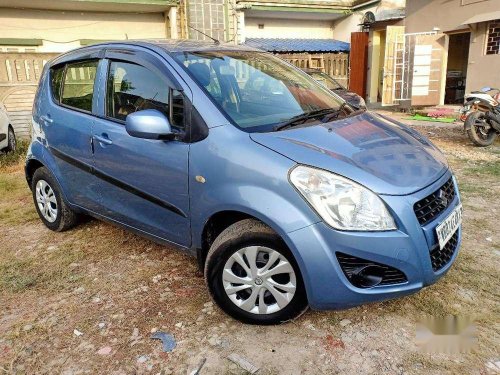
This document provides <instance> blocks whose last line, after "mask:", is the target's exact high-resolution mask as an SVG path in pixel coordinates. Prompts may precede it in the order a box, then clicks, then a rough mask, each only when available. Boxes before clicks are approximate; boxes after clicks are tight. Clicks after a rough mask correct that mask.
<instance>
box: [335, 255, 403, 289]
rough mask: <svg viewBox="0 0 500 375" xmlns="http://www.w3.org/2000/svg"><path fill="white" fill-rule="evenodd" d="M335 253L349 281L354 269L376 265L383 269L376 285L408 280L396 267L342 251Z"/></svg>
mask: <svg viewBox="0 0 500 375" xmlns="http://www.w3.org/2000/svg"><path fill="white" fill-rule="evenodd" d="M336 255H337V260H338V261H339V263H340V267H341V268H342V271H344V274H345V275H346V277H347V278H348V279H349V280H350V281H351V282H352V276H353V273H354V272H355V271H356V269H359V268H360V267H365V266H378V267H381V268H382V269H383V277H382V281H381V282H380V284H378V285H393V284H401V283H405V282H407V281H408V279H407V278H406V275H405V274H404V273H403V272H402V271H400V270H398V269H397V268H394V267H391V266H387V265H385V264H381V263H377V262H372V261H370V260H366V259H361V258H358V257H355V256H352V255H348V254H344V253H336Z"/></svg>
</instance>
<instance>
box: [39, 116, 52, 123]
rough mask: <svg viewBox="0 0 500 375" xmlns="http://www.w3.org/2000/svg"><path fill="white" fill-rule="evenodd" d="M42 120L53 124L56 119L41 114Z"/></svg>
mask: <svg viewBox="0 0 500 375" xmlns="http://www.w3.org/2000/svg"><path fill="white" fill-rule="evenodd" d="M40 120H42V121H43V122H45V123H46V124H52V123H53V122H54V120H52V119H51V118H50V117H48V116H40Z"/></svg>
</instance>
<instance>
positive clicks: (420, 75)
mask: <svg viewBox="0 0 500 375" xmlns="http://www.w3.org/2000/svg"><path fill="white" fill-rule="evenodd" d="M447 50H448V35H443V34H421V35H415V46H414V50H413V61H411V62H412V63H413V67H412V82H411V104H412V105H415V106H422V105H438V104H442V101H443V99H444V96H443V95H442V94H443V93H444V89H443V88H444V86H443V85H444V82H445V79H446V76H445V74H444V72H446V68H445V67H446V53H445V51H447Z"/></svg>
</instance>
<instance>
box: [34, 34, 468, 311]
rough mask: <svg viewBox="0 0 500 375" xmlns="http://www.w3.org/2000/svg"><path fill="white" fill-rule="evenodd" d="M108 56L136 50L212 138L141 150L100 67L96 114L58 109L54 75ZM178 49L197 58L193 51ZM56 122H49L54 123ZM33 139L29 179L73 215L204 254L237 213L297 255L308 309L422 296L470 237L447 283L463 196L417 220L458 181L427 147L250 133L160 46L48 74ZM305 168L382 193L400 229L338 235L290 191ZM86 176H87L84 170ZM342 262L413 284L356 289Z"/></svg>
mask: <svg viewBox="0 0 500 375" xmlns="http://www.w3.org/2000/svg"><path fill="white" fill-rule="evenodd" d="M106 48H109V49H113V50H115V51H114V53H119V51H120V50H121V51H123V50H127V51H128V53H129V54H130V55H133V58H134V59H136V61H141V60H147V61H148V62H149V63H150V64H153V65H155V66H156V67H157V68H158V69H160V71H162V72H163V74H165V75H167V76H168V79H169V80H170V81H171V82H172V85H174V86H175V87H179V88H180V89H182V90H184V92H185V94H186V96H187V98H188V99H189V100H190V101H191V102H192V104H193V106H195V107H196V108H197V110H198V111H199V112H200V113H201V115H202V117H203V119H204V121H205V123H206V125H207V126H208V128H209V135H208V137H207V138H205V139H203V140H202V141H199V142H194V143H191V144H180V143H181V142H178V141H153V140H145V139H139V138H133V137H130V136H129V135H128V134H127V133H126V131H125V127H124V126H121V127H120V126H119V125H117V124H116V123H113V122H111V121H109V120H107V119H106V118H105V117H104V96H103V93H104V92H105V82H106V72H107V61H106V60H101V61H100V64H99V70H98V75H97V78H96V87H97V89H96V90H97V91H96V92H95V95H94V101H93V110H92V114H86V113H80V112H76V111H73V110H69V109H66V108H63V107H61V106H59V105H57V104H55V103H54V101H53V100H52V97H51V93H50V87H49V86H50V85H49V80H48V79H47V77H48V74H47V72H48V69H47V68H48V67H49V66H53V65H55V64H59V63H61V62H66V61H72V60H73V59H75V58H88V57H89V56H92V57H94V58H96V57H99V58H104V57H105V56H106V52H105V49H106ZM175 48H180V49H182V48H191V47H190V45H189V43H188V44H187V45H186V46H182V45H181V46H179V47H175ZM192 48H193V49H195V48H198V47H197V46H196V45H194V46H193V47H192ZM220 48H222V47H220ZM224 48H226V47H224ZM228 48H240V49H243V48H244V49H246V50H249V48H246V47H228ZM110 56H111V54H110ZM47 118H48V119H49V121H46V120H44V119H47ZM50 120H54V121H53V122H52V123H50ZM57 126H64V127H67V128H68V132H67V133H66V132H64V133H63V134H57V132H56V131H54V129H55V128H56V127H57ZM33 127H34V137H33V142H32V144H31V146H30V148H29V151H28V156H27V171H28V170H29V166H30V163H32V162H33V161H34V160H36V161H37V162H40V163H41V164H43V165H45V166H46V167H47V168H48V169H49V170H50V171H51V172H52V173H53V175H54V176H55V178H56V179H57V181H58V182H59V184H60V186H61V188H62V191H63V195H64V198H65V200H66V201H67V202H68V203H69V204H70V206H71V207H72V208H73V209H77V210H80V211H83V212H87V213H90V214H92V215H94V216H97V217H99V218H103V219H106V220H109V221H111V222H115V223H118V224H120V225H123V226H125V227H127V228H129V229H131V230H134V231H135V232H137V233H140V234H143V235H146V236H147V237H149V238H152V239H154V240H157V241H160V242H163V243H165V242H166V243H174V244H176V245H178V246H179V247H180V248H182V249H184V250H186V251H190V252H192V253H195V252H196V249H199V248H201V247H202V242H203V238H202V236H203V230H204V227H205V225H206V223H207V221H208V220H209V219H210V218H211V217H212V216H213V215H215V214H217V213H219V212H223V211H237V212H242V213H246V214H248V215H251V216H254V217H256V218H257V219H259V220H261V221H263V222H264V223H266V224H267V225H269V226H270V227H271V228H273V229H274V230H275V231H276V232H277V233H278V234H279V235H280V236H281V237H282V238H283V240H284V241H285V243H286V244H287V245H288V247H289V248H290V250H291V251H292V253H293V255H294V257H295V259H296V260H297V263H298V265H299V268H300V271H301V274H302V277H303V279H304V282H305V286H306V291H307V297H308V301H309V304H310V305H311V307H313V308H316V309H331V308H346V307H350V306H355V305H359V304H362V303H365V302H374V301H381V300H385V299H389V298H394V297H399V296H402V295H406V294H410V293H413V292H415V291H418V290H419V289H421V288H422V287H424V286H426V285H429V284H432V283H434V282H436V281H437V280H438V279H439V278H440V277H441V276H442V275H444V274H445V273H446V272H447V271H448V270H449V268H450V267H451V265H452V263H453V261H454V259H455V258H456V256H457V254H458V247H459V246H460V240H461V229H460V233H459V245H458V246H457V251H455V253H454V255H453V258H452V259H451V261H450V262H449V263H448V264H447V265H446V266H445V267H443V268H442V269H441V270H439V271H438V272H434V271H433V270H432V267H431V264H430V257H429V251H430V250H429V249H430V248H432V247H433V246H435V244H436V241H437V240H436V238H435V228H436V226H437V225H438V224H439V223H440V222H441V221H442V220H443V218H445V217H447V215H448V214H449V213H450V212H451V211H452V210H453V209H454V208H455V207H456V206H457V205H458V204H459V202H460V198H459V194H458V190H457V191H456V193H457V194H456V196H455V199H454V201H453V202H452V204H450V205H449V207H448V208H447V209H446V210H445V211H444V212H442V213H441V214H440V215H439V217H438V218H437V219H435V220H433V221H431V222H430V223H428V224H427V225H425V226H423V227H422V226H420V224H419V223H418V221H417V219H416V216H415V213H414V211H413V204H414V203H415V202H417V201H418V200H420V199H422V198H423V197H425V196H427V195H429V194H431V193H432V192H434V191H436V190H437V189H438V188H439V187H440V186H442V185H443V184H444V182H446V181H447V180H448V179H449V178H450V176H451V172H450V170H449V169H448V167H447V164H446V161H445V160H444V157H443V156H442V155H441V153H440V152H439V151H438V150H437V149H436V148H435V147H434V146H433V145H432V144H431V143H430V142H429V141H427V140H426V139H425V138H423V137H422V136H420V135H418V134H417V133H416V132H414V131H412V130H411V129H408V128H406V127H405V126H403V125H401V124H398V123H396V122H394V121H393V120H390V119H388V118H385V117H383V116H380V115H376V114H373V113H369V112H367V113H365V114H361V115H358V116H354V117H350V118H347V119H343V120H339V121H336V122H331V123H325V124H321V125H316V126H308V127H304V128H294V129H290V130H286V131H281V132H275V133H252V134H250V133H246V132H243V131H241V130H239V129H238V128H236V127H235V126H233V125H231V124H230V123H229V121H228V120H227V118H226V117H225V116H224V115H223V114H222V113H220V111H219V110H218V108H217V107H216V105H215V104H214V103H213V102H212V101H211V100H209V99H208V98H207V97H206V94H205V93H204V92H203V90H202V89H201V88H200V87H199V86H198V85H197V84H196V82H194V80H193V79H192V78H191V77H190V76H189V74H187V73H186V71H185V70H184V69H183V68H182V67H181V66H179V65H178V64H177V62H176V61H175V60H174V59H173V58H172V57H171V56H170V54H169V53H168V52H167V50H166V48H164V47H162V46H160V45H156V44H152V43H146V42H130V43H115V44H103V45H98V46H93V47H88V48H83V49H81V50H78V51H76V52H72V53H69V54H65V55H62V56H60V57H58V58H56V59H55V60H54V61H52V62H51V63H49V64H47V65H46V66H45V68H44V73H43V78H42V80H41V81H40V85H39V90H38V92H37V95H36V98H35V107H34V112H33ZM95 136H99V137H104V136H107V137H108V138H109V139H110V140H111V141H112V142H113V144H112V145H107V144H98V143H99V142H97V143H94V145H93V146H94V153H93V154H92V152H91V150H92V148H91V147H90V146H91V144H90V140H91V139H92V138H93V137H95ZM115 146H118V147H115ZM54 150H57V151H59V153H60V154H55V153H54ZM57 151H56V153H57ZM61 153H63V155H61ZM64 153H68V154H72V156H74V157H75V158H78V160H79V161H80V162H81V163H82V164H81V165H79V167H75V166H74V165H72V164H70V163H68V162H66V161H65V160H64ZM89 153H90V155H89ZM73 154H74V155H73ZM401 155H404V157H405V159H404V160H405V162H404V163H403V162H400V164H401V165H399V167H400V168H399V169H398V168H397V165H396V164H394V165H390V164H389V163H388V161H390V160H393V159H394V158H397V157H399V156H401ZM377 161H378V163H377ZM298 163H299V164H300V163H303V164H307V165H311V166H314V167H318V168H323V169H326V170H329V171H332V172H334V173H337V174H340V175H342V176H345V177H347V178H350V179H353V180H355V181H357V182H359V183H361V184H362V185H364V186H366V187H368V188H369V189H371V190H373V191H375V192H377V193H379V196H380V197H381V199H382V200H383V201H384V202H385V203H386V204H387V207H388V209H389V211H390V212H391V214H392V215H393V216H394V219H395V221H396V224H397V227H398V229H397V230H395V231H387V232H343V231H338V230H335V229H333V228H331V227H329V226H328V225H326V224H325V223H324V222H322V220H321V218H320V217H319V216H318V215H317V214H316V212H314V211H313V210H312V209H311V207H310V206H309V205H308V204H307V203H306V201H305V200H304V199H303V198H302V197H301V196H300V195H299V193H298V192H297V191H296V190H295V188H294V187H293V186H292V185H291V184H290V182H289V180H288V174H289V171H290V170H291V169H292V168H293V167H294V166H296V165H297V164H298ZM82 165H83V166H84V167H85V166H87V167H88V168H89V170H88V171H85V170H83V169H82ZM96 171H97V172H103V175H106V176H111V177H114V178H116V179H117V180H120V181H122V182H125V183H126V185H127V186H128V187H129V188H130V187H132V188H135V189H137V190H138V191H142V192H144V193H145V194H146V196H147V197H150V198H155V199H158V200H159V201H161V202H165V203H166V204H170V205H172V206H174V207H176V208H177V209H178V210H179V211H180V212H181V213H182V214H178V213H177V214H176V213H173V212H172V211H171V210H165V209H164V208H162V207H161V205H158V204H154V203H151V199H150V200H148V199H144V196H142V197H141V196H138V195H137V194H132V193H131V192H130V190H127V189H124V188H119V187H117V186H116V184H113V183H110V182H109V180H108V181H106V180H104V179H102V178H100V177H99V176H100V175H99V173H97V174H95V172H96ZM90 172H92V173H90ZM196 176H203V177H204V179H205V183H203V184H202V183H199V182H197V181H196ZM28 178H29V176H28ZM112 181H113V180H111V182H112ZM172 182H175V183H176V184H178V185H177V186H176V187H175V189H174V190H169V189H167V186H171V184H172ZM455 186H456V185H455ZM166 190H168V191H166ZM335 251H341V252H345V253H348V254H351V255H353V256H357V257H360V258H365V259H370V260H372V261H375V262H379V263H383V264H387V265H389V266H393V267H396V268H398V269H400V270H401V271H403V272H404V273H405V274H406V276H407V278H408V282H407V283H404V284H398V285H394V286H383V287H382V286H380V287H374V288H369V289H360V288H357V287H355V286H353V285H352V284H351V283H350V282H349V281H348V280H347V278H346V276H345V275H344V273H343V272H342V270H341V268H340V265H339V263H338V261H337V259H336V258H335Z"/></svg>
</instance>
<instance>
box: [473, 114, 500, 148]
mask: <svg viewBox="0 0 500 375" xmlns="http://www.w3.org/2000/svg"><path fill="white" fill-rule="evenodd" d="M485 124H486V118H485V114H484V112H481V111H477V112H472V113H471V114H470V115H469V116H468V117H467V119H466V120H465V128H466V129H467V135H468V136H469V139H470V140H471V141H472V143H474V144H475V145H476V146H479V147H486V146H489V145H491V144H492V143H493V142H495V139H496V137H497V133H496V131H495V129H493V128H491V127H490V128H489V129H487V128H486V127H485Z"/></svg>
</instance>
